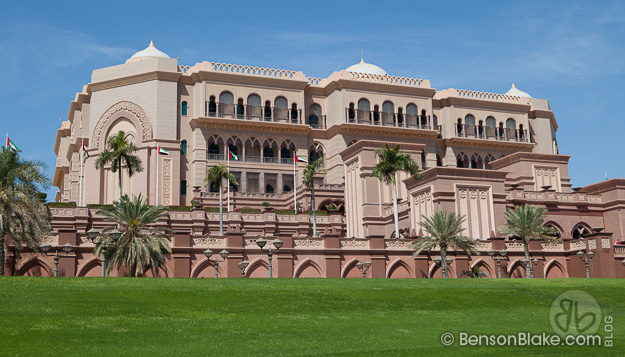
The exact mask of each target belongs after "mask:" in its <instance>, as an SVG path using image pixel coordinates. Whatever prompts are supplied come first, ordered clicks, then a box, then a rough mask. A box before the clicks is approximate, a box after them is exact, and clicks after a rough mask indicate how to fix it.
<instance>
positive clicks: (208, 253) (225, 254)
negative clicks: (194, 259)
mask: <svg viewBox="0 0 625 357" xmlns="http://www.w3.org/2000/svg"><path fill="white" fill-rule="evenodd" d="M229 254H230V253H229V252H228V251H227V250H225V249H224V250H222V251H221V252H219V255H221V257H222V258H223V260H221V261H220V260H219V258H216V259H211V256H213V251H212V250H210V249H206V250H205V251H204V256H205V257H206V259H207V260H208V261H209V262H213V264H214V265H215V279H217V278H219V263H225V262H226V258H228V255H229Z"/></svg>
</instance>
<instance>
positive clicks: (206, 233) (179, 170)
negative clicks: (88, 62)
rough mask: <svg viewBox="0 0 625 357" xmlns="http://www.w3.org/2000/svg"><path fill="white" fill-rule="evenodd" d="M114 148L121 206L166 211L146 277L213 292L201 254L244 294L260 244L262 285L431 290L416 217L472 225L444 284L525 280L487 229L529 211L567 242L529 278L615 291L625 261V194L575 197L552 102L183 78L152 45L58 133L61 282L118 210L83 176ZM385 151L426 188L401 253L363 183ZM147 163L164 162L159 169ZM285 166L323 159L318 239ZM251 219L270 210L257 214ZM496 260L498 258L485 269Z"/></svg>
mask: <svg viewBox="0 0 625 357" xmlns="http://www.w3.org/2000/svg"><path fill="white" fill-rule="evenodd" d="M120 130H123V131H125V132H126V133H127V135H128V137H129V139H130V140H132V141H133V142H134V143H135V144H136V145H137V147H138V148H139V150H138V152H137V155H138V156H139V157H140V159H141V161H142V163H143V166H144V170H143V171H142V172H139V173H136V174H135V175H133V176H131V177H128V175H127V174H126V175H125V176H124V177H123V178H122V185H121V186H122V193H123V194H132V195H138V194H142V195H143V196H147V197H149V202H150V204H157V203H158V204H161V205H165V206H170V207H171V211H170V219H169V220H168V221H167V222H163V224H164V225H167V226H168V227H170V228H172V230H174V232H175V236H174V240H173V243H172V245H173V249H174V258H173V259H172V261H171V262H170V265H168V267H167V269H166V271H160V272H152V273H151V274H152V275H159V276H176V277H199V276H211V275H212V269H213V268H214V267H213V265H212V264H213V263H212V262H211V261H210V260H207V259H205V258H204V257H203V255H202V254H201V253H202V251H203V250H205V249H206V248H211V249H212V250H215V249H219V250H221V249H224V248H225V249H227V250H228V251H230V253H231V254H230V256H229V257H228V258H227V262H226V263H224V264H223V266H221V265H220V267H219V269H221V270H220V271H219V272H220V273H219V274H221V275H220V276H231V277H237V276H240V274H241V272H240V270H239V269H238V267H237V264H238V263H239V262H240V261H242V260H247V261H249V262H250V265H249V267H248V269H247V272H246V273H245V274H246V275H247V276H251V277H262V276H266V275H267V273H268V271H267V270H268V268H269V266H268V262H267V256H266V255H265V253H262V252H261V251H260V249H259V248H258V247H257V246H256V245H255V244H254V243H255V240H256V239H257V238H258V237H259V236H262V237H265V238H266V239H268V240H269V241H270V242H271V240H272V239H277V238H279V239H280V240H281V241H283V242H284V245H283V247H282V248H281V249H280V251H279V253H278V254H277V257H275V256H274V260H277V262H275V263H274V266H273V270H274V276H280V277H352V276H353V277H356V276H361V275H360V274H361V272H360V271H358V269H357V265H356V263H358V262H359V261H360V262H364V261H370V262H371V268H370V270H369V271H368V272H366V274H367V276H371V277H389V278H390V277H404V278H408V277H412V278H422V277H434V276H440V271H439V270H440V269H439V265H438V264H437V263H436V259H435V258H436V256H437V255H438V253H437V252H436V251H433V252H429V253H422V254H421V255H419V256H416V257H415V256H412V249H411V248H410V244H411V242H412V241H413V240H414V239H415V238H416V237H417V236H418V235H419V234H421V227H420V226H419V221H420V220H421V216H422V215H426V216H427V215H430V214H432V212H433V211H434V210H439V209H446V210H448V211H454V212H457V213H459V214H463V215H466V217H467V220H466V223H465V227H464V228H465V232H464V233H465V234H466V235H467V236H470V237H472V238H473V239H476V240H478V241H479V243H478V247H479V250H480V252H481V254H480V255H477V256H467V255H466V254H464V253H461V252H449V253H448V255H451V256H452V259H453V261H452V264H451V270H452V272H451V276H453V277H461V275H462V271H464V270H468V269H469V268H471V267H473V266H476V265H479V266H480V267H481V269H482V270H483V271H484V272H486V273H487V275H488V276H489V277H496V276H497V275H499V274H501V275H502V276H503V277H521V276H524V274H525V271H524V266H523V262H522V259H523V246H522V244H521V243H519V242H517V241H514V240H512V239H510V238H508V237H502V236H501V235H500V234H499V233H498V232H497V228H498V227H501V226H502V225H503V224H505V218H504V212H505V209H506V208H508V207H513V206H514V205H516V204H523V203H531V204H536V205H540V206H543V207H546V208H547V210H548V222H547V223H546V224H548V225H550V226H552V227H554V228H556V229H557V231H558V232H559V233H558V234H559V236H560V237H561V238H562V243H558V244H548V243H541V242H533V243H532V244H531V246H530V248H531V254H532V260H533V261H534V268H533V269H534V275H535V276H536V277H569V276H585V267H584V263H583V262H582V261H581V260H580V259H579V258H578V257H577V256H576V253H577V252H579V251H584V252H587V251H594V252H595V253H596V255H595V257H594V259H593V260H592V261H591V262H590V267H589V271H590V274H591V276H595V277H625V267H624V266H623V265H622V264H621V261H623V259H624V258H625V246H620V245H619V244H618V242H620V241H622V240H625V232H624V231H623V229H624V228H623V227H622V225H621V222H622V220H623V218H624V217H623V213H622V212H623V208H625V180H622V179H613V180H609V181H604V182H599V183H596V184H593V185H589V186H585V187H576V188H572V187H571V180H570V178H569V173H568V167H567V165H568V160H569V156H566V155H561V154H560V153H559V152H558V145H557V136H556V133H557V130H558V123H557V121H556V118H555V116H554V113H553V112H552V110H551V108H550V106H549V101H548V100H547V99H540V98H533V97H532V96H531V95H529V94H528V93H526V92H523V91H521V90H519V89H517V88H515V86H514V84H513V85H512V88H510V90H508V91H507V92H506V93H505V94H496V93H485V92H478V91H473V90H465V89H454V88H449V89H442V90H439V89H435V88H432V85H431V83H430V81H429V80H427V79H416V78H406V77H399V76H394V75H389V74H388V73H387V72H386V71H384V70H383V69H382V68H380V67H378V66H376V65H373V64H370V63H366V62H365V61H364V60H362V59H361V61H360V63H357V64H354V65H352V66H350V67H348V68H347V69H345V70H341V71H338V72H334V73H332V74H331V75H330V76H329V77H327V78H313V77H307V76H306V75H305V74H304V73H302V72H297V71H291V70H283V69H272V68H260V67H253V66H243V65H234V64H225V63H219V62H206V61H205V62H202V63H197V64H195V65H193V66H187V65H181V64H179V63H178V60H177V59H176V58H171V57H170V56H168V55H167V54H165V53H164V52H162V51H160V50H158V49H157V48H156V47H155V46H154V45H153V44H152V43H150V45H149V46H148V47H147V48H146V49H144V50H142V51H139V52H137V53H135V54H134V55H133V56H132V57H130V58H129V59H128V60H127V61H126V62H125V63H123V64H120V65H116V66H112V67H107V68H102V69H96V70H94V71H93V74H92V77H91V82H90V83H89V84H87V85H85V86H84V87H83V90H82V91H81V92H80V93H77V94H76V97H75V99H74V100H73V101H72V102H71V104H70V108H69V114H68V119H67V120H66V121H64V122H63V123H62V125H61V128H60V129H58V131H57V136H56V142H55V147H54V151H55V153H56V155H57V163H56V169H55V173H54V178H53V183H54V185H55V186H57V187H58V188H59V191H58V193H57V196H56V201H58V202H76V203H77V207H75V208H74V207H64V208H62V207H56V208H55V207H52V208H51V212H52V214H53V226H54V233H53V236H51V237H49V238H48V241H50V242H51V243H52V244H53V246H54V245H56V246H57V247H58V246H59V245H62V244H65V243H67V242H70V243H72V244H73V245H75V246H77V247H78V250H79V254H78V255H77V258H75V259H74V260H72V261H71V262H70V259H67V261H66V262H63V264H65V266H64V269H65V271H66V275H97V273H98V269H99V268H98V267H99V264H100V263H99V258H98V257H97V256H93V244H91V243H89V242H88V241H87V240H86V239H85V231H86V230H88V229H90V228H92V227H96V228H103V227H106V224H107V223H106V222H104V221H103V220H102V218H101V217H99V216H98V215H97V214H96V211H97V209H95V208H94V205H98V204H99V205H102V204H110V203H112V202H113V201H114V200H115V199H116V197H118V194H119V192H117V190H118V184H117V175H116V174H114V173H113V172H111V170H110V168H108V167H104V168H102V169H96V168H95V161H96V160H97V158H98V155H99V154H100V153H101V152H102V151H103V150H104V148H105V145H106V140H107V138H108V137H110V136H112V135H114V134H116V133H117V132H118V131H120ZM83 143H84V144H85V146H86V147H87V148H88V149H87V150H88V157H85V155H83V154H82V152H81V151H82V150H81V147H82V145H83ZM385 144H389V145H390V146H395V145H400V149H401V151H402V152H405V153H408V154H410V155H411V156H412V157H413V158H414V159H415V161H416V162H417V163H418V164H419V166H420V169H421V171H422V175H423V179H422V180H420V181H417V180H415V179H414V178H411V177H407V176H406V175H404V174H401V175H399V177H398V182H399V184H398V199H399V202H398V207H399V224H400V231H401V237H395V229H394V221H393V208H392V192H391V187H390V186H388V185H385V184H383V183H381V182H380V181H379V180H378V179H377V178H374V177H371V175H370V174H371V171H372V168H373V166H374V165H375V164H376V157H375V154H374V150H375V149H377V148H381V147H384V145H385ZM159 148H163V149H165V150H166V151H167V152H168V153H169V155H158V154H157V151H158V149H159ZM229 152H231V153H232V154H233V158H232V159H230V160H228V159H227V156H228V153H229ZM295 155H297V157H299V158H304V159H306V160H308V162H311V161H314V160H317V159H319V158H323V166H324V169H325V172H323V173H320V174H318V175H317V177H316V178H315V180H316V183H315V196H316V200H315V208H316V209H317V210H320V211H323V212H322V213H323V214H321V215H319V216H317V223H318V230H319V231H320V233H321V234H320V235H319V236H317V235H315V234H313V232H312V224H311V219H312V218H311V215H310V214H307V213H306V212H305V211H308V210H310V209H311V204H312V200H311V193H310V192H309V190H308V189H306V188H305V187H304V186H303V185H302V176H303V171H304V169H305V165H306V164H305V163H302V162H295V163H294V157H295ZM235 157H236V159H235ZM222 163H223V164H225V163H228V164H229V166H230V172H231V173H233V174H234V176H235V177H236V178H237V181H238V185H236V186H232V187H230V188H229V190H228V192H224V200H225V199H226V197H229V198H228V202H227V204H226V205H227V206H228V207H227V212H226V213H225V214H224V215H225V218H224V221H225V224H226V227H227V232H226V233H225V235H224V236H220V235H218V233H219V229H218V213H216V212H214V209H211V208H214V207H216V206H218V203H219V193H218V192H216V190H215V188H214V187H212V186H205V184H204V181H205V177H206V170H207V168H209V167H211V166H213V165H216V164H222ZM295 193H296V194H295ZM296 197H297V201H296ZM192 201H193V202H192ZM195 201H197V202H195ZM198 202H199V203H198ZM263 202H269V204H270V206H271V208H272V209H267V208H264V209H262V206H261V203H263ZM329 204H332V205H333V207H332V206H328V205H329ZM176 206H189V207H190V208H188V210H185V209H184V208H180V207H176ZM294 210H297V214H293V211H294ZM326 211H327V212H326ZM326 213H327V214H326ZM213 248H215V249H213ZM504 249H505V250H506V252H507V255H506V257H505V258H502V259H498V258H497V256H495V257H491V256H490V255H489V252H491V254H492V251H496V252H499V251H501V250H504ZM47 259H48V258H46V257H40V256H35V255H32V257H30V258H28V259H25V260H24V259H23V260H22V261H20V262H13V263H8V264H9V267H10V269H12V271H13V272H14V274H18V275H22V274H36V273H33V272H34V271H35V270H33V269H38V270H37V271H39V273H41V274H47V273H49V271H50V262H49V261H48V260H47ZM439 260H440V259H439ZM50 261H51V260H50ZM118 273H119V274H123V272H118Z"/></svg>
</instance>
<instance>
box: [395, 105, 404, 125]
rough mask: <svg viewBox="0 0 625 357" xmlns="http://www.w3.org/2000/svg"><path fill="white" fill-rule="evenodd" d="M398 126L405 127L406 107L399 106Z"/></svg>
mask: <svg viewBox="0 0 625 357" xmlns="http://www.w3.org/2000/svg"><path fill="white" fill-rule="evenodd" d="M397 126H399V127H400V128H403V126H404V108H402V107H399V108H397Z"/></svg>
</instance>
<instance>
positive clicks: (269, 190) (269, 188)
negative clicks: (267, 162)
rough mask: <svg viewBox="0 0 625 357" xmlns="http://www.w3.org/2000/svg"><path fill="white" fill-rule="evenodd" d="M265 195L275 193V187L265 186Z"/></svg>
mask: <svg viewBox="0 0 625 357" xmlns="http://www.w3.org/2000/svg"><path fill="white" fill-rule="evenodd" d="M265 193H273V186H271V185H266V186H265Z"/></svg>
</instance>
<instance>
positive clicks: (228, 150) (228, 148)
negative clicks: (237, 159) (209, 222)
mask: <svg viewBox="0 0 625 357" xmlns="http://www.w3.org/2000/svg"><path fill="white" fill-rule="evenodd" d="M227 153H228V156H227V157H228V159H227V161H228V175H229V174H230V147H229V146H227ZM226 185H227V186H228V212H230V180H228V179H226Z"/></svg>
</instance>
